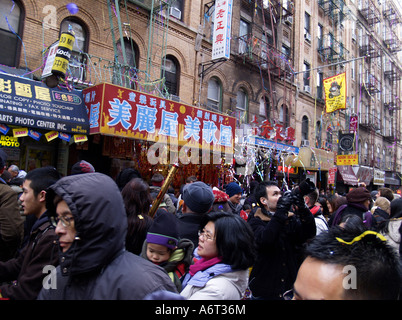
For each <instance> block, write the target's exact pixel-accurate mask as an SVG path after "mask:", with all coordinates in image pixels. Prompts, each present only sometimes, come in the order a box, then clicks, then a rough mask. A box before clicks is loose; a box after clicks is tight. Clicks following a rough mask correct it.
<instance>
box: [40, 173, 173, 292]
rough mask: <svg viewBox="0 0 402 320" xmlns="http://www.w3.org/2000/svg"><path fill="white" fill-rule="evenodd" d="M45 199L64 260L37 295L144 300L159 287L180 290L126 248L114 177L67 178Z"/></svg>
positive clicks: (123, 216)
mask: <svg viewBox="0 0 402 320" xmlns="http://www.w3.org/2000/svg"><path fill="white" fill-rule="evenodd" d="M46 199H47V207H48V210H49V213H52V216H51V220H53V222H54V224H55V225H56V234H57V235H58V236H59V243H60V249H61V252H60V265H59V266H58V267H57V268H56V269H55V270H54V272H53V271H52V274H50V275H49V277H48V282H46V285H45V286H44V288H43V289H42V291H41V292H40V294H39V297H38V299H43V300H46V299H49V300H131V299H134V300H140V299H143V298H144V297H145V296H146V295H148V294H150V293H152V292H155V291H158V290H166V291H170V292H177V291H176V288H175V286H174V284H173V282H172V281H171V280H170V278H169V276H168V275H167V273H166V272H165V271H164V270H163V269H162V268H160V267H159V266H156V265H154V264H153V263H151V262H149V261H146V260H145V259H143V258H141V257H139V256H137V255H134V254H132V253H130V252H128V251H125V239H126V232H127V216H126V212H125V209H124V204H123V199H122V196H121V193H120V191H119V189H118V187H117V185H116V184H115V182H114V181H113V180H112V179H111V178H110V177H108V176H106V175H104V174H102V173H86V174H82V175H75V176H68V177H64V178H62V179H60V180H59V181H58V182H57V183H55V184H54V185H53V186H51V187H50V189H49V190H48V196H47V197H46Z"/></svg>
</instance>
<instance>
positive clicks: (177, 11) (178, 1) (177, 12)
mask: <svg viewBox="0 0 402 320" xmlns="http://www.w3.org/2000/svg"><path fill="white" fill-rule="evenodd" d="M183 2H184V1H183V0H175V1H173V2H172V5H171V6H170V13H169V14H170V16H171V17H175V18H176V19H178V20H183Z"/></svg>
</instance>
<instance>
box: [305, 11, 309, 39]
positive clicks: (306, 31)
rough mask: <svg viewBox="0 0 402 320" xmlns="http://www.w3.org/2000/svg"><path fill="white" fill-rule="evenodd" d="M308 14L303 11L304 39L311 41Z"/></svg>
mask: <svg viewBox="0 0 402 320" xmlns="http://www.w3.org/2000/svg"><path fill="white" fill-rule="evenodd" d="M310 20H311V19H310V15H309V14H308V13H307V12H305V13H304V39H306V40H308V41H311V34H310Z"/></svg>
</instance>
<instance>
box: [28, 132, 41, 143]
mask: <svg viewBox="0 0 402 320" xmlns="http://www.w3.org/2000/svg"><path fill="white" fill-rule="evenodd" d="M28 136H29V137H31V138H32V139H34V140H36V141H39V140H40V137H41V136H42V134H41V133H39V132H37V131H34V130H32V129H30V130H29V131H28Z"/></svg>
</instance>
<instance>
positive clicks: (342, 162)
mask: <svg viewBox="0 0 402 320" xmlns="http://www.w3.org/2000/svg"><path fill="white" fill-rule="evenodd" d="M336 164H337V165H338V166H350V165H358V164H359V155H358V154H342V155H337V156H336Z"/></svg>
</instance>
